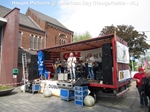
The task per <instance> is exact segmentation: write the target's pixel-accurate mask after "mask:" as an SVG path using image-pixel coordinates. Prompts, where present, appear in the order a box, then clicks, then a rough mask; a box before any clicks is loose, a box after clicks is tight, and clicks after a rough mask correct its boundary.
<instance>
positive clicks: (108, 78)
mask: <svg viewBox="0 0 150 112" xmlns="http://www.w3.org/2000/svg"><path fill="white" fill-rule="evenodd" d="M103 84H110V85H112V84H113V79H112V70H104V71H103Z"/></svg>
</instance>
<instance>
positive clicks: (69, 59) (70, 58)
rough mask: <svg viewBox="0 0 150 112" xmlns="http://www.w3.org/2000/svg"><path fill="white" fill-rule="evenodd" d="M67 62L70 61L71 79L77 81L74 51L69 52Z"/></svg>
mask: <svg viewBox="0 0 150 112" xmlns="http://www.w3.org/2000/svg"><path fill="white" fill-rule="evenodd" d="M67 63H68V68H69V73H70V77H71V81H75V80H76V74H75V64H76V57H74V55H73V53H72V52H71V53H70V54H69V58H68V60H67Z"/></svg>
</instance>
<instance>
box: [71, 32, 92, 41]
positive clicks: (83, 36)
mask: <svg viewBox="0 0 150 112" xmlns="http://www.w3.org/2000/svg"><path fill="white" fill-rule="evenodd" d="M91 37H92V36H91V35H90V33H89V32H88V31H86V32H85V33H83V34H80V33H79V34H77V33H75V35H74V37H73V42H77V41H81V40H86V39H90V38H91Z"/></svg>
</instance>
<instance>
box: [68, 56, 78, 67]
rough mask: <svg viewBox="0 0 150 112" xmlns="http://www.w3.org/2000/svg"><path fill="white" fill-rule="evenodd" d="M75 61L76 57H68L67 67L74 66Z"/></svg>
mask: <svg viewBox="0 0 150 112" xmlns="http://www.w3.org/2000/svg"><path fill="white" fill-rule="evenodd" d="M75 61H76V57H69V58H68V60H67V62H68V65H69V67H71V66H72V67H75Z"/></svg>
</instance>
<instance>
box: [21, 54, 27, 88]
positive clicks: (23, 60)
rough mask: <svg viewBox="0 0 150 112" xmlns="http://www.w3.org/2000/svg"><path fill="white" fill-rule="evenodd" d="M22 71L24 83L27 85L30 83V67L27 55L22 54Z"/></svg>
mask: <svg viewBox="0 0 150 112" xmlns="http://www.w3.org/2000/svg"><path fill="white" fill-rule="evenodd" d="M22 69H23V82H24V85H25V84H26V83H27V82H28V66H27V56H26V53H22Z"/></svg>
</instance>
